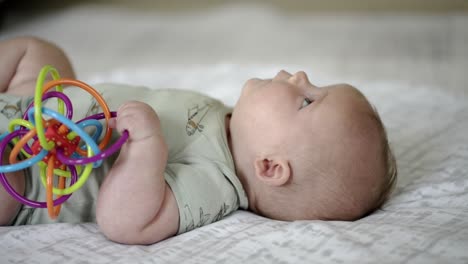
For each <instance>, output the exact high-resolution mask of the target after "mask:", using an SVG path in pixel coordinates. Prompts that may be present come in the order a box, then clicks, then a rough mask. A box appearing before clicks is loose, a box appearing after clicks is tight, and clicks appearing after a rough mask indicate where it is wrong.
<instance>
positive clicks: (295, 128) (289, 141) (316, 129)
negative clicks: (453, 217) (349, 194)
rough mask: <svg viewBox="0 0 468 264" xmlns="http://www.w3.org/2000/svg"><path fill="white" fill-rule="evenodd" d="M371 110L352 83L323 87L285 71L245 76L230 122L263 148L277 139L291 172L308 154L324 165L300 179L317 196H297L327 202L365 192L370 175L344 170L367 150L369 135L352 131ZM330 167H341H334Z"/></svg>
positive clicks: (276, 145) (256, 146) (302, 75)
mask: <svg viewBox="0 0 468 264" xmlns="http://www.w3.org/2000/svg"><path fill="white" fill-rule="evenodd" d="M372 112H373V110H372V107H371V106H370V104H369V103H368V102H367V100H366V99H365V97H364V96H363V95H362V94H361V93H360V92H359V91H358V90H357V89H355V88H354V87H351V86H349V85H345V84H337V85H331V86H326V87H320V88H319V87H317V86H314V85H312V84H311V83H310V82H309V80H308V79H307V76H306V75H305V73H303V72H298V73H296V74H294V75H292V74H289V73H288V72H285V71H281V72H279V73H278V74H277V75H276V76H275V77H274V78H273V79H251V80H249V81H247V82H246V84H245V86H244V88H243V91H242V94H241V96H240V98H239V100H238V102H237V104H236V106H235V108H234V111H233V115H232V119H231V126H232V127H233V128H235V129H237V130H243V131H244V132H245V133H238V134H242V135H243V137H244V138H243V139H244V140H243V141H242V142H244V144H250V146H251V148H253V149H258V151H259V152H261V151H262V148H268V147H271V146H272V145H274V147H273V149H275V150H277V151H279V152H282V153H286V155H288V157H289V160H290V166H291V167H292V171H293V177H295V175H294V174H295V172H296V171H299V167H300V166H301V165H299V163H298V161H297V160H296V159H295V158H294V157H301V156H302V158H304V156H306V159H307V160H312V161H313V164H314V165H315V169H317V171H320V170H321V169H323V170H324V173H323V174H322V175H321V176H312V175H317V174H319V173H312V172H311V173H310V175H311V176H310V177H311V179H300V181H305V180H306V181H307V182H308V183H310V188H309V189H308V191H307V192H305V193H307V194H305V193H304V195H308V196H309V195H312V196H313V197H296V198H297V199H298V201H297V202H300V201H301V199H307V200H314V201H316V202H317V203H322V204H324V203H328V202H327V201H330V200H331V201H337V200H338V198H340V200H341V198H342V197H339V196H343V194H344V190H347V189H348V190H351V189H352V190H353V192H354V191H355V192H366V191H367V190H368V189H369V186H367V183H370V182H369V181H368V180H367V179H357V178H345V177H343V175H347V170H349V169H348V168H354V167H356V166H354V165H353V162H356V159H355V158H354V157H355V156H359V155H361V154H362V155H361V156H365V155H367V154H366V153H365V151H367V150H368V147H370V146H368V145H369V144H367V141H366V140H365V139H363V140H361V141H360V139H359V138H358V139H356V137H355V135H356V133H354V132H352V131H353V130H354V128H353V126H356V124H358V123H359V122H361V121H360V119H363V118H364V116H367V115H370V114H371V113H372ZM359 124H362V122H361V123H359ZM351 135H352V136H351ZM358 137H359V136H358ZM369 142H371V141H369ZM361 152H362V153H361ZM372 153H373V152H372ZM325 168H326V169H325ZM330 168H331V170H332V171H336V172H339V173H330V170H329V169H330ZM340 170H344V171H345V173H341V172H340ZM297 174H299V173H297ZM303 174H304V175H308V173H303ZM356 174H357V175H359V174H360V172H356ZM314 177H315V178H314ZM363 182H365V183H366V184H362V183H363ZM297 195H298V196H301V195H302V194H299V193H298V194H297ZM330 196H336V197H330ZM292 202H294V201H292ZM330 208H332V206H330ZM325 214H326V213H325Z"/></svg>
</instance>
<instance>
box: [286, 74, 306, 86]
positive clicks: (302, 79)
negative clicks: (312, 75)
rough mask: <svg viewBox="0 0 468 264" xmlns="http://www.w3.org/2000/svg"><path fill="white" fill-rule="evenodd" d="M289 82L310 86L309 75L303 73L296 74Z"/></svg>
mask: <svg viewBox="0 0 468 264" xmlns="http://www.w3.org/2000/svg"><path fill="white" fill-rule="evenodd" d="M289 80H290V81H291V82H292V83H295V84H309V78H307V74H306V73H305V72H303V71H298V72H296V73H295V74H294V75H293V76H292V77H291V78H289Z"/></svg>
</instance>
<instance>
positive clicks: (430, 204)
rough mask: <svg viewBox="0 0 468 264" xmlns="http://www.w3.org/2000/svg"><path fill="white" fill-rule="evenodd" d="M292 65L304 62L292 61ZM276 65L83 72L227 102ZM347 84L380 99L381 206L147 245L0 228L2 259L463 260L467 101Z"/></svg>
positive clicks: (50, 228)
mask: <svg viewBox="0 0 468 264" xmlns="http://www.w3.org/2000/svg"><path fill="white" fill-rule="evenodd" d="M296 68H297V69H299V68H301V66H300V65H296V66H294V67H290V68H289V69H292V70H294V69H296ZM276 70H277V68H276V67H273V66H268V65H256V66H255V65H252V66H249V67H245V66H240V65H227V64H223V65H212V66H197V67H186V66H182V65H181V66H172V67H170V68H166V67H159V66H158V67H156V66H155V67H144V68H136V69H125V68H122V69H119V70H115V71H110V72H108V73H99V74H96V75H93V76H90V77H89V78H88V79H87V80H85V81H87V82H90V83H95V82H101V81H114V82H124V83H125V82H126V83H130V82H132V81H134V80H138V84H143V85H147V86H151V87H163V88H167V87H177V88H187V89H194V90H197V91H201V92H204V93H207V94H209V95H212V96H215V97H217V98H219V99H222V100H224V101H226V102H227V103H228V104H233V103H234V102H235V98H236V97H237V96H238V94H239V92H240V88H241V85H242V83H243V82H244V81H245V78H246V76H260V77H266V76H268V75H271V74H273V73H274V72H275V71H276ZM181 74H182V75H181ZM181 76H183V78H181ZM314 81H316V82H318V83H320V82H328V81H332V80H317V79H314ZM351 83H352V84H354V85H355V86H357V87H359V88H360V89H361V90H362V91H363V92H364V93H365V94H366V95H367V96H368V98H369V99H370V101H371V102H372V103H373V104H374V105H375V106H376V107H377V109H378V111H379V112H380V114H381V117H382V119H383V121H384V123H385V124H386V125H387V130H388V134H389V138H390V141H391V144H392V146H393V148H394V150H395V154H396V157H397V160H398V164H399V172H400V174H399V175H400V176H399V182H398V185H397V189H396V192H395V193H394V195H393V196H392V198H391V199H390V201H389V202H388V203H387V204H386V205H385V207H384V208H383V210H380V211H378V212H376V213H374V214H372V215H371V216H369V217H366V218H364V219H361V220H359V221H356V222H322V221H298V222H292V223H286V222H279V221H273V220H269V219H265V218H262V217H259V216H256V215H253V214H251V213H248V212H244V211H238V212H236V213H234V214H233V215H231V216H230V217H228V218H226V219H224V220H222V221H220V222H217V223H214V224H211V225H208V226H205V227H202V228H199V229H197V230H195V231H192V232H188V233H186V234H183V235H180V236H177V237H174V238H171V239H168V240H166V241H163V242H160V243H158V244H154V245H151V246H126V245H120V244H115V243H112V242H110V241H108V240H106V238H105V237H103V236H102V235H101V233H100V232H99V230H98V229H97V227H96V225H94V224H77V225H72V224H52V225H37V226H22V227H2V228H0V245H1V246H0V263H8V262H11V263H64V262H67V263H153V262H154V263H241V262H244V263H467V262H468V251H467V249H468V133H467V131H468V103H467V102H466V101H464V100H463V99H458V98H455V97H453V96H451V95H448V94H445V93H444V92H442V91H440V90H436V89H432V88H431V87H418V86H415V85H409V84H406V83H397V82H388V81H385V82H362V81H361V82H359V81H355V82H353V81H351Z"/></svg>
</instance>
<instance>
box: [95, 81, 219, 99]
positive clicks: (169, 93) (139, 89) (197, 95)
mask: <svg viewBox="0 0 468 264" xmlns="http://www.w3.org/2000/svg"><path fill="white" fill-rule="evenodd" d="M93 88H94V89H95V90H97V91H98V92H99V93H100V94H107V95H119V96H122V95H125V94H128V95H129V98H133V97H134V96H135V95H139V96H141V97H143V96H145V97H147V96H149V97H158V98H171V99H202V100H209V101H218V102H219V100H218V99H216V98H213V97H210V96H208V95H207V94H204V93H201V92H198V91H193V90H189V89H177V88H151V87H148V86H142V85H130V84H122V83H98V84H95V85H93Z"/></svg>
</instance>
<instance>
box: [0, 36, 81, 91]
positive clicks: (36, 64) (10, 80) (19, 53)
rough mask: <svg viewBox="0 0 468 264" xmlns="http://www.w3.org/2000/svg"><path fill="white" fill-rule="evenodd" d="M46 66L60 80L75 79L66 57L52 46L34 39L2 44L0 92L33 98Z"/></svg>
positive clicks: (28, 38) (20, 39) (0, 46)
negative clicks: (57, 74)
mask: <svg viewBox="0 0 468 264" xmlns="http://www.w3.org/2000/svg"><path fill="white" fill-rule="evenodd" d="M47 64H49V65H52V66H53V67H55V68H56V69H57V70H58V72H59V73H60V76H61V77H64V78H65V77H66V78H75V73H74V72H73V68H72V66H71V63H70V61H69V60H68V58H67V56H66V55H65V53H64V52H63V51H62V50H61V49H60V48H59V47H57V46H55V45H54V44H52V43H49V42H47V41H45V40H41V39H39V38H35V37H18V38H13V39H8V40H5V41H0V69H1V70H0V93H12V94H15V95H33V94H34V89H35V86H36V79H37V75H38V74H39V71H40V70H41V68H42V67H43V66H45V65H47Z"/></svg>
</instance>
